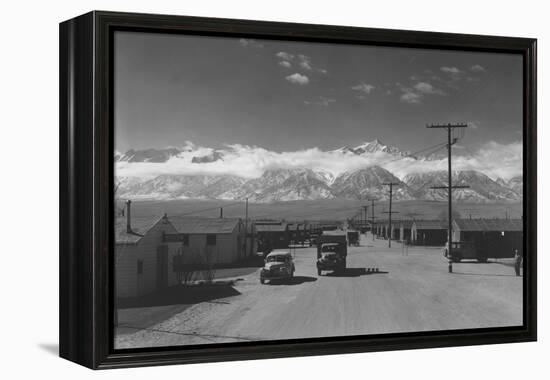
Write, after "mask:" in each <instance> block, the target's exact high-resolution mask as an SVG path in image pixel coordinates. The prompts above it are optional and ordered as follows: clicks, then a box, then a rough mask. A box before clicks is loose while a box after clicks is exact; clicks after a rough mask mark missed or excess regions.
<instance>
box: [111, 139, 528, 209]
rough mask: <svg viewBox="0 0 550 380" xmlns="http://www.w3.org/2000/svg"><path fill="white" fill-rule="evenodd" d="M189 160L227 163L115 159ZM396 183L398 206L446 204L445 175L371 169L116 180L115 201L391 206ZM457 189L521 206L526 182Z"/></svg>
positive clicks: (149, 154) (391, 151)
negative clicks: (332, 202)
mask: <svg viewBox="0 0 550 380" xmlns="http://www.w3.org/2000/svg"><path fill="white" fill-rule="evenodd" d="M332 152H338V153H341V154H345V155H360V156H368V155H373V154H377V153H379V152H382V153H385V154H387V155H389V156H390V157H395V158H396V159H400V158H411V159H414V160H422V159H424V160H426V159H429V157H415V156H412V155H411V154H410V153H409V152H402V151H400V150H399V149H398V148H396V147H391V146H387V145H384V144H383V143H381V142H380V141H379V140H374V141H371V142H366V143H363V144H361V145H358V146H356V147H347V146H345V147H341V148H338V149H336V150H334V151H332ZM183 153H185V154H187V155H190V157H191V160H190V162H191V163H193V164H198V165H200V164H211V163H213V162H216V161H219V160H224V157H225V152H224V151H223V150H209V151H208V152H207V153H206V154H202V155H199V154H197V155H194V151H193V150H192V149H191V148H166V149H146V150H129V151H127V152H126V153H124V154H117V155H115V161H116V162H118V163H139V162H148V163H162V162H167V161H169V160H170V159H172V158H174V157H178V156H179V155H181V154H183ZM389 182H393V183H396V184H397V185H395V186H394V188H393V199H394V200H414V199H419V200H445V199H446V198H447V191H446V190H445V189H432V188H431V187H433V186H445V185H446V184H447V172H446V171H439V170H437V171H428V172H425V171H424V172H419V173H415V172H411V173H407V174H406V175H405V176H402V177H401V178H398V177H397V176H396V175H394V174H393V173H391V172H390V171H388V170H387V169H385V168H382V167H381V166H377V165H372V166H368V167H363V168H360V169H358V170H352V171H346V172H343V173H340V174H338V175H337V176H334V175H333V174H331V173H329V172H326V171H322V170H313V169H307V168H297V169H295V168H288V169H281V168H274V169H267V170H265V171H264V172H263V173H262V175H261V176H259V177H258V178H252V179H247V178H243V177H240V176H236V175H231V174H208V175H206V174H161V175H158V176H155V177H154V178H147V179H141V178H139V177H124V176H117V192H116V194H117V195H116V196H117V197H119V198H123V199H157V200H158V199H225V200H243V199H245V198H248V199H249V200H250V201H251V202H261V203H271V202H281V201H295V200H318V199H353V200H362V199H369V198H375V199H379V200H387V199H388V197H389V194H388V187H387V186H386V185H385V183H389ZM453 184H454V185H467V186H469V187H468V188H461V189H455V190H454V191H453V196H454V198H455V199H457V200H463V201H469V202H491V201H510V202H514V201H519V200H521V197H522V189H523V179H522V177H521V176H518V177H514V178H512V179H510V180H508V181H506V180H503V179H501V178H497V179H496V180H493V179H491V178H490V177H489V176H487V175H485V174H484V173H481V172H479V171H475V170H462V171H454V172H453Z"/></svg>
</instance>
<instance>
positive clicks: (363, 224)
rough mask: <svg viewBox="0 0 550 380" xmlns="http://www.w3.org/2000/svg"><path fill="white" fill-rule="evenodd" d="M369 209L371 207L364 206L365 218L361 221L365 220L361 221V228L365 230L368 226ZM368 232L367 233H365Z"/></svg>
mask: <svg viewBox="0 0 550 380" xmlns="http://www.w3.org/2000/svg"><path fill="white" fill-rule="evenodd" d="M368 209H369V206H363V210H364V211H365V216H364V217H362V218H361V219H363V220H362V221H361V225H362V226H361V227H362V228H365V226H366V225H367V210H368ZM365 232H366V231H365Z"/></svg>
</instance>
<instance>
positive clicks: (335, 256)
mask: <svg viewBox="0 0 550 380" xmlns="http://www.w3.org/2000/svg"><path fill="white" fill-rule="evenodd" d="M347 253H348V250H347V239H346V235H321V236H320V237H319V244H318V245H317V263H316V264H317V274H318V275H319V276H321V275H322V274H323V271H333V272H337V271H344V270H345V269H346V258H347Z"/></svg>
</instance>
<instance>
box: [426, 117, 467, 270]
mask: <svg viewBox="0 0 550 380" xmlns="http://www.w3.org/2000/svg"><path fill="white" fill-rule="evenodd" d="M467 127H468V124H451V123H448V124H429V125H426V128H437V129H446V130H447V156H448V157H447V161H448V170H449V174H448V176H449V179H448V181H449V183H448V186H447V191H448V198H449V217H448V219H449V226H448V229H449V231H448V237H449V238H448V243H449V248H448V250H447V254H448V257H449V272H452V271H453V266H452V265H453V264H452V261H451V257H452V249H453V244H452V243H453V242H452V240H453V235H452V234H453V183H452V181H453V179H452V175H453V173H452V167H451V152H452V146H453V145H454V144H455V143H456V142H457V141H458V138H456V137H454V138H453V136H452V133H453V131H454V130H455V129H457V131H461V130H463V128H467ZM465 187H467V186H455V187H454V188H465ZM434 188H445V187H443V186H439V187H434Z"/></svg>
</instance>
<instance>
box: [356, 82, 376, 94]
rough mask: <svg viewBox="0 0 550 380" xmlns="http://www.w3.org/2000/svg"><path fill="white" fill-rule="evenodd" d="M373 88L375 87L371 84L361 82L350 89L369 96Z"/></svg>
mask: <svg viewBox="0 0 550 380" xmlns="http://www.w3.org/2000/svg"><path fill="white" fill-rule="evenodd" d="M375 88H376V87H374V86H373V85H372V84H367V83H363V82H361V83H359V84H357V85H355V86H352V87H351V89H352V90H355V91H361V92H363V93H365V94H370V93H371V92H372V90H374V89H375Z"/></svg>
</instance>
